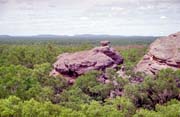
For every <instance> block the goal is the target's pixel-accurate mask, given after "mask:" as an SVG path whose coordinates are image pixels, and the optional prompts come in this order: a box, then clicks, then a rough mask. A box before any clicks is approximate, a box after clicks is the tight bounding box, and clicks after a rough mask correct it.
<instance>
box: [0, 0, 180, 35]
mask: <svg viewBox="0 0 180 117" xmlns="http://www.w3.org/2000/svg"><path fill="white" fill-rule="evenodd" d="M178 31H180V0H0V35H39V34H55V35H76V34H109V35H127V36H132V35H142V36H164V35H169V34H171V33H175V32H178Z"/></svg>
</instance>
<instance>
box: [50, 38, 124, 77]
mask: <svg viewBox="0 0 180 117" xmlns="http://www.w3.org/2000/svg"><path fill="white" fill-rule="evenodd" d="M102 43H103V44H102ZM101 45H102V46H100V47H95V48H93V49H92V50H87V51H81V52H75V53H64V54H61V55H59V56H58V58H57V61H56V62H55V63H54V64H53V67H54V69H53V70H52V72H51V73H50V75H52V76H57V75H59V74H61V75H63V76H67V77H70V78H76V77H78V76H80V75H82V74H84V73H86V72H88V71H90V70H101V71H105V69H106V68H109V67H110V68H116V67H117V65H119V64H122V63H123V58H122V57H121V56H120V55H119V53H118V52H117V51H116V50H114V49H113V48H112V47H110V46H109V42H108V41H105V42H101Z"/></svg>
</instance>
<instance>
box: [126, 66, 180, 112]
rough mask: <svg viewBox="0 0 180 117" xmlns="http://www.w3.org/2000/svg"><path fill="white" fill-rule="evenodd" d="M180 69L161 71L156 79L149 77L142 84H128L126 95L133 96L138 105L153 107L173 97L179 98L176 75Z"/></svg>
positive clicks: (179, 91)
mask: <svg viewBox="0 0 180 117" xmlns="http://www.w3.org/2000/svg"><path fill="white" fill-rule="evenodd" d="M177 73H179V71H176V72H174V71H173V70H171V69H166V70H162V71H160V73H159V74H158V75H157V77H155V79H152V78H149V77H147V78H146V79H145V81H144V82H143V83H141V84H135V85H126V86H125V95H126V96H127V97H129V98H131V99H132V100H133V101H134V103H135V104H136V106H137V107H145V108H149V109H152V108H154V106H155V105H156V104H157V103H159V104H163V103H165V102H167V101H169V100H171V99H173V98H178V96H179V94H180V90H179V88H178V87H177V83H176V79H175V76H176V75H177Z"/></svg>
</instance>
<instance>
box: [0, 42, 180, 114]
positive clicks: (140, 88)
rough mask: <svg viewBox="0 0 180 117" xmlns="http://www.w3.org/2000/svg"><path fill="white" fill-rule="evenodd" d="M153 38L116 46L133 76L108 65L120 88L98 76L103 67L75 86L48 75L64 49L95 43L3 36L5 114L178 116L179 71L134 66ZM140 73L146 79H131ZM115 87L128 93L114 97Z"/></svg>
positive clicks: (0, 71) (0, 61)
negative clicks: (7, 38) (143, 69)
mask: <svg viewBox="0 0 180 117" xmlns="http://www.w3.org/2000/svg"><path fill="white" fill-rule="evenodd" d="M116 41H117V40H116ZM116 41H115V42H116ZM80 42H81V41H80ZM67 43H68V42H67ZM119 43H121V41H119ZM149 43H150V42H147V43H142V42H141V43H137V42H134V43H133V42H131V43H129V42H127V44H128V45H125V46H122V45H123V44H119V45H118V44H115V45H114V48H116V50H118V52H119V53H120V54H121V55H122V56H123V57H124V59H125V61H124V66H125V70H126V73H127V75H129V76H130V78H129V79H123V78H121V77H118V75H117V74H116V72H115V71H113V70H112V69H109V72H108V76H109V77H108V78H109V79H110V80H112V79H113V80H116V81H117V82H118V84H119V85H117V86H116V87H115V86H114V85H112V84H102V83H100V82H98V81H97V80H96V78H97V77H98V75H99V74H100V71H91V72H89V73H87V74H84V75H82V76H80V77H79V78H77V80H76V82H75V83H74V84H73V85H68V82H67V80H66V79H65V78H63V77H62V76H58V77H52V76H49V72H50V71H51V69H52V64H53V63H54V62H55V60H56V57H57V56H58V55H59V54H61V53H64V52H76V51H81V50H87V49H91V48H92V47H93V46H94V45H93V44H92V43H89V42H88V43H87V42H86V41H85V42H84V43H82V42H81V43H79V44H78V43H76V44H74V45H73V43H71V45H69V44H64V43H63V44H61V42H58V43H57V42H56V41H55V42H52V41H51V42H48V41H46V42H45V43H43V41H42V42H33V41H29V43H27V42H26V43H24V41H12V40H11V41H8V42H6V41H2V40H1V44H0V116H1V117H179V116H180V108H179V107H180V101H179V99H180V70H177V71H173V70H171V69H165V70H161V71H160V72H159V74H157V75H156V76H155V77H153V78H152V77H150V76H145V75H144V74H141V73H137V74H135V73H133V67H134V66H135V65H136V64H137V62H138V61H139V60H140V59H141V58H142V56H143V55H144V54H145V53H146V51H147V47H148V44H149ZM137 78H143V79H144V80H143V81H142V82H140V83H134V84H132V83H131V82H132V81H133V80H136V79H137ZM115 88H118V89H120V90H123V92H124V94H123V96H121V97H119V96H117V97H114V98H110V97H109V93H110V90H112V89H115Z"/></svg>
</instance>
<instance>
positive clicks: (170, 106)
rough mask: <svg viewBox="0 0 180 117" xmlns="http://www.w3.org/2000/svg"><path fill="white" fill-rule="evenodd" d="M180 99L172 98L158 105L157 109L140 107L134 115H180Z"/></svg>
mask: <svg viewBox="0 0 180 117" xmlns="http://www.w3.org/2000/svg"><path fill="white" fill-rule="evenodd" d="M179 107H180V101H177V100H171V101H170V102H168V103H166V104H164V105H156V108H155V111H151V110H147V109H140V110H139V111H138V112H137V113H136V114H135V115H134V116H133V117H179V116H180V108H179Z"/></svg>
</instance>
